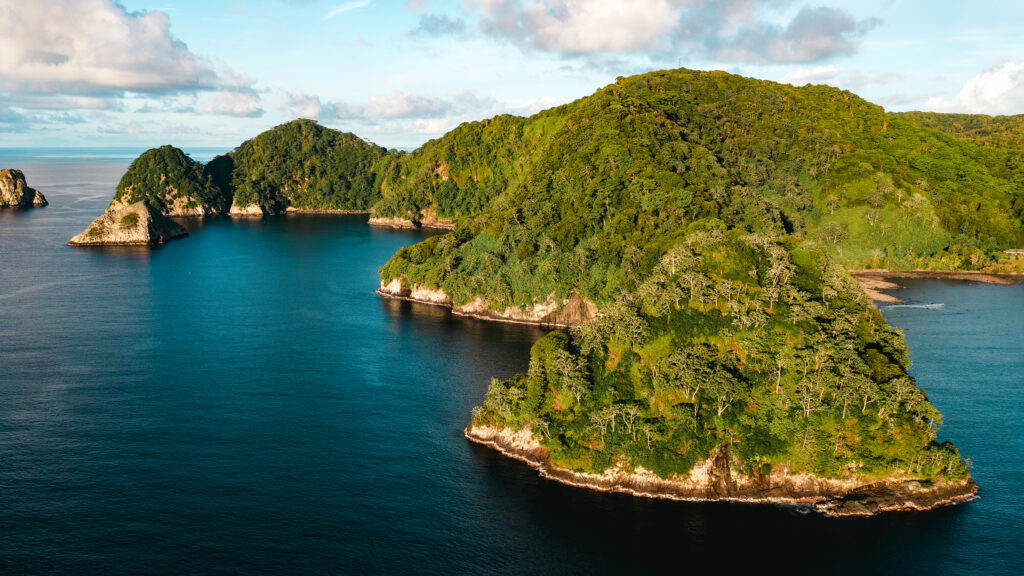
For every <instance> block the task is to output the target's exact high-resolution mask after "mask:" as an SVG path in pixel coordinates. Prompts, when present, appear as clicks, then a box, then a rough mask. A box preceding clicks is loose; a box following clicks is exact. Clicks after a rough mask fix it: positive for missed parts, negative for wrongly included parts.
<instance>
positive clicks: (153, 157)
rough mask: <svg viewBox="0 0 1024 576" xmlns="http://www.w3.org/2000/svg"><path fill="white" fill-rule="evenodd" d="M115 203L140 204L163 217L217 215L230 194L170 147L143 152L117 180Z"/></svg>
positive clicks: (183, 154)
mask: <svg viewBox="0 0 1024 576" xmlns="http://www.w3.org/2000/svg"><path fill="white" fill-rule="evenodd" d="M114 201H115V202H123V203H125V204H134V203H135V202H139V201H144V202H146V203H147V204H149V205H150V206H152V207H153V208H156V209H157V210H159V211H161V212H163V213H164V214H179V213H185V212H192V213H198V214H221V213H224V212H227V210H228V208H229V207H230V206H231V194H230V192H229V191H228V190H226V189H225V188H223V187H221V186H218V185H217V184H216V183H215V181H214V180H213V178H212V177H211V176H210V174H209V173H208V172H207V171H206V170H205V168H204V166H203V165H202V164H201V163H199V162H196V161H195V160H193V159H191V158H189V157H188V155H186V154H185V153H184V152H182V151H181V150H180V149H178V148H175V147H174V146H161V147H160V148H153V149H150V150H147V151H145V152H143V153H142V154H141V155H140V156H139V157H138V158H136V159H135V160H133V161H132V163H131V165H130V166H129V167H128V171H127V172H125V174H124V176H122V177H121V181H120V183H118V185H117V192H116V193H115V195H114Z"/></svg>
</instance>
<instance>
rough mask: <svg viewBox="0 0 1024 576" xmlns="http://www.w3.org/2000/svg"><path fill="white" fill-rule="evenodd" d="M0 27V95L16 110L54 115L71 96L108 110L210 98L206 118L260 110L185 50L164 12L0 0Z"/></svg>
mask: <svg viewBox="0 0 1024 576" xmlns="http://www.w3.org/2000/svg"><path fill="white" fill-rule="evenodd" d="M0 22H5V23H6V25H5V29H4V32H3V34H0V92H6V93H8V94H9V95H10V94H14V95H17V96H16V98H17V101H16V102H12V104H13V105H16V106H18V107H23V108H37V109H46V108H49V109H61V108H63V107H65V106H66V102H68V101H70V98H69V97H74V98H75V101H77V102H89V101H93V102H104V103H106V104H107V105H108V107H107V109H113V108H116V107H117V106H119V104H117V103H116V101H117V99H118V98H120V97H123V96H124V95H126V94H128V93H132V94H143V95H149V96H166V95H173V94H186V93H196V92H212V93H213V96H211V104H210V106H208V107H207V108H206V109H207V110H209V111H210V113H217V114H219V113H227V114H231V115H240V114H239V113H240V112H241V113H242V114H241V115H254V114H256V113H257V112H256V111H257V110H258V108H259V107H258V102H259V96H258V94H257V93H256V92H255V90H253V88H252V86H251V82H249V80H248V79H246V78H245V77H244V76H240V75H238V74H234V73H232V72H231V71H229V70H225V71H220V72H218V71H217V70H215V69H214V68H213V66H211V64H210V63H209V62H208V61H207V60H206V59H204V58H202V57H201V56H199V55H197V54H195V53H193V52H191V51H190V50H189V48H188V46H186V45H185V44H184V43H183V42H181V41H180V40H178V39H176V38H174V37H173V36H172V35H171V33H170V19H169V18H168V16H167V14H164V13H163V12H158V11H141V12H129V11H128V10H126V9H125V8H124V7H123V6H122V5H121V4H119V3H117V2H115V1H113V0H46V1H45V2H26V1H23V0H0ZM9 97H10V96H9Z"/></svg>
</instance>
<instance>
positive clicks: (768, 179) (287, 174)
mask: <svg viewBox="0 0 1024 576" xmlns="http://www.w3.org/2000/svg"><path fill="white" fill-rule="evenodd" d="M1021 126H1022V123H1021V122H1020V119H1019V117H1013V118H1009V119H1007V118H989V117H974V116H967V117H963V116H957V115H937V114H921V113H911V114H891V113H887V112H885V111H884V110H883V109H882V108H880V107H878V106H875V105H873V104H870V103H868V102H866V101H864V100H862V99H860V98H858V97H857V96H856V95H854V94H852V93H850V92H847V91H842V90H838V89H835V88H831V87H826V86H805V87H793V86H789V85H784V84H777V83H772V82H766V81H759V80H753V79H749V78H743V77H740V76H735V75H730V74H726V73H723V72H696V71H690V70H682V69H681V70H672V71H660V72H652V73H648V74H643V75H639V76H633V77H628V78H619V79H618V80H617V81H616V82H615V83H614V84H612V85H610V86H607V87H605V88H603V89H601V90H599V91H597V92H596V93H595V94H593V95H592V96H589V97H586V98H582V99H580V100H577V101H575V102H573V103H570V104H566V105H564V106H560V107H556V108H552V109H549V110H545V111H543V112H540V113H538V114H536V115H533V116H531V117H528V118H524V117H517V116H507V115H505V116H498V117H495V118H492V119H489V120H484V121H481V122H471V123H466V124H463V125H461V126H459V127H458V128H456V129H455V130H453V131H451V132H450V133H448V134H446V135H445V136H443V137H441V138H439V139H436V140H432V141H430V142H427V143H426V144H424V145H423V146H422V147H421V148H419V149H418V150H416V151H414V152H412V153H403V152H398V151H394V150H391V151H389V150H385V149H383V148H381V147H378V146H376V145H374V144H372V143H369V142H366V141H364V140H362V139H360V138H358V137H357V136H355V135H352V134H347V133H341V132H337V131H334V130H331V129H328V128H325V127H323V126H320V125H318V124H316V123H315V122H313V121H310V120H297V121H294V122H290V123H288V124H284V125H281V126H278V127H276V128H274V129H272V130H270V131H268V132H265V133H263V134H261V135H259V136H257V137H256V138H254V139H252V140H249V141H247V142H245V143H243V144H242V145H240V146H239V147H238V148H236V149H235V150H234V151H232V152H230V153H228V154H226V155H223V156H218V157H217V158H215V159H213V160H212V161H211V162H209V163H208V164H206V165H202V164H200V163H197V162H194V161H192V160H191V159H190V158H188V156H187V155H185V154H184V153H182V152H181V151H180V150H178V149H177V148H173V147H170V146H164V147H162V148H158V149H153V150H150V151H147V152H146V153H144V154H143V155H142V156H140V157H139V158H138V159H137V160H135V162H133V163H132V165H131V167H130V168H129V170H128V172H127V173H126V174H125V176H124V178H122V180H121V183H120V184H119V185H118V188H117V191H116V194H115V198H114V201H113V202H112V204H111V209H120V208H121V207H123V206H125V205H134V204H135V203H142V204H143V205H145V206H147V207H148V208H150V209H152V210H153V211H154V212H156V213H157V214H158V215H161V216H184V215H188V216H214V215H219V214H232V215H237V216H242V215H258V216H262V215H269V214H278V213H283V212H289V211H293V212H294V211H300V212H301V211H357V212H368V213H372V218H371V223H376V224H380V225H389V226H417V227H418V226H434V227H439V228H450V229H451V231H449V232H447V233H444V234H439V235H435V236H432V237H431V238H429V239H427V240H425V241H423V242H420V243H418V244H416V245H413V246H409V247H407V248H403V249H402V250H400V251H399V252H398V253H397V254H395V255H394V256H393V257H392V258H391V259H390V260H389V261H388V262H387V263H386V264H385V265H384V266H383V267H382V268H381V270H380V276H381V289H380V292H381V293H382V294H383V295H386V296H393V297H402V298H408V299H412V300H418V301H422V302H427V303H432V304H438V305H443V306H448V307H450V308H452V309H453V311H454V312H456V313H460V314H467V315H472V316H477V317H483V318H489V319H499V320H508V321H517V322H531V323H538V324H545V325H549V326H553V327H559V328H562V329H563V330H555V331H553V332H551V333H550V334H548V335H547V336H546V337H544V338H542V339H541V340H540V341H538V342H537V343H536V345H535V346H534V348H533V351H532V353H531V360H530V363H529V366H528V367H527V366H524V369H525V372H524V373H523V374H521V375H518V376H515V377H513V378H511V379H509V380H506V381H497V380H496V381H494V382H492V383H491V386H490V389H489V391H488V393H487V397H486V398H485V399H483V403H482V405H481V406H480V407H479V408H477V409H476V410H475V411H474V413H473V415H472V420H471V422H470V424H469V426H468V427H467V428H466V436H467V437H468V438H470V439H471V440H474V441H477V442H481V443H485V444H489V445H491V446H493V447H495V448H498V449H500V450H503V451H504V452H506V453H508V454H509V455H511V456H514V457H517V458H521V459H524V460H528V461H530V462H531V463H533V464H534V465H535V466H537V467H539V468H541V469H542V470H543V472H544V474H545V475H547V476H549V477H551V478H554V479H557V480H560V481H563V482H567V483H570V484H576V485H583V486H589V487H593V488H598V489H605V490H624V491H631V492H634V493H638V494H644V495H653V496H664V497H672V498H685V499H737V500H749V501H775V502H806V503H810V504H814V505H816V506H818V508H819V509H821V510H823V511H828V512H830V513H834V514H846V515H849V514H872V513H876V512H879V511H885V510H897V509H924V508H930V507H933V506H935V505H938V504H943V503H948V502H954V501H958V500H963V499H966V498H969V497H970V496H972V495H973V494H974V493H975V491H976V487H975V486H974V483H973V482H972V481H971V478H970V473H969V466H968V464H967V463H966V462H965V461H964V459H962V458H961V456H960V454H959V453H958V452H957V450H956V448H955V447H954V446H953V445H952V444H950V443H948V442H946V443H941V444H940V443H938V442H937V440H936V439H937V429H938V426H939V424H940V423H941V416H940V415H939V413H938V412H937V411H936V410H935V408H934V407H933V406H932V405H931V404H930V403H929V402H928V400H927V397H926V396H925V394H924V393H923V392H922V391H921V390H920V389H919V388H917V386H916V385H915V383H914V381H913V379H912V378H911V377H910V376H909V375H908V374H907V368H908V366H909V360H908V358H907V350H906V344H905V342H904V339H903V336H902V334H901V333H900V332H899V331H898V330H896V329H894V328H892V327H890V326H889V325H888V324H887V323H886V322H885V320H884V319H883V317H882V316H881V314H880V312H879V311H878V309H877V308H875V306H874V305H873V304H872V303H871V301H870V299H869V298H868V297H867V296H866V295H865V293H864V291H863V290H862V289H861V288H860V287H859V286H858V285H857V283H856V282H855V281H854V280H853V279H852V277H851V276H850V274H849V273H848V271H849V270H860V269H877V268H884V269H888V270H896V271H907V270H931V271H960V272H964V271H984V272H987V273H1019V272H1022V271H1024V259H1021V257H1020V255H1019V254H1016V253H1014V250H1015V249H1018V248H1020V247H1021V246H1024V225H1022V221H1024V149H1022V148H1021V146H1020V142H1021V137H1020V136H1021Z"/></svg>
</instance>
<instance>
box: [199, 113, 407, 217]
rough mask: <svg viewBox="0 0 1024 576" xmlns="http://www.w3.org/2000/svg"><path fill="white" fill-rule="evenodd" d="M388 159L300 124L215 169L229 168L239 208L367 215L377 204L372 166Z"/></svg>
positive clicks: (355, 141)
mask: <svg viewBox="0 0 1024 576" xmlns="http://www.w3.org/2000/svg"><path fill="white" fill-rule="evenodd" d="M385 154H387V150H385V149H384V148H381V147H380V146H376V145H374V144H371V143H369V142H366V141H365V140H363V139H362V138H360V137H358V136H356V135H355V134H349V133H345V132H338V131H336V130H331V129H329V128H325V127H323V126H320V125H319V124H317V123H316V122H314V121H312V120H296V121H294V122H288V123H287V124H282V125H280V126H277V127H276V128H274V129H272V130H268V131H266V132H264V133H262V134H260V135H259V136H257V137H255V138H253V139H252V140H247V141H245V142H243V143H242V145H241V146H239V147H238V148H236V149H235V150H234V152H231V153H230V154H228V155H227V156H226V158H227V159H224V158H225V157H221V158H220V159H215V160H214V161H213V162H211V164H212V165H214V166H215V167H216V169H217V171H219V172H223V171H224V170H226V168H227V166H228V165H231V167H232V169H231V180H230V181H231V189H232V190H233V193H234V204H235V206H251V205H256V206H259V207H260V208H262V209H263V211H264V212H266V213H271V214H272V213H276V212H283V211H284V210H285V209H286V208H288V207H292V208H296V209H300V210H369V209H370V207H371V206H372V205H373V203H374V201H375V200H376V199H377V192H376V190H377V187H376V178H375V173H374V165H375V163H376V162H377V161H378V160H380V159H381V158H382V157H383V156H384V155H385ZM220 163H223V164H220ZM219 180H220V181H224V180H225V178H224V177H223V176H220V177H219Z"/></svg>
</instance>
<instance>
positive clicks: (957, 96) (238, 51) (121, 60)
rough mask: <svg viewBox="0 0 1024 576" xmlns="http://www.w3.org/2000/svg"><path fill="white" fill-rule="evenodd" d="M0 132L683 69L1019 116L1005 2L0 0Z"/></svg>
mask: <svg viewBox="0 0 1024 576" xmlns="http://www.w3.org/2000/svg"><path fill="white" fill-rule="evenodd" d="M0 21H3V22H5V23H6V25H5V27H4V30H3V31H2V32H0V134H2V140H0V147H20V146H140V147H143V146H144V147H148V146H156V145H160V144H165V143H173V144H177V145H179V146H218V147H223V148H225V149H229V148H233V147H234V146H236V145H237V144H238V143H240V142H241V141H242V140H244V139H246V138H249V137H252V136H254V135H255V134H257V133H259V132H260V131H262V130H265V129H267V128H270V127H272V126H274V125H276V124H279V123H281V122H285V121H288V120H290V119H293V118H296V117H311V118H316V119H318V120H319V121H320V122H321V123H322V124H325V125H328V126H332V127H336V128H340V129H343V130H347V131H352V132H355V133H357V134H359V135H361V136H363V137H366V138H368V139H370V140H373V141H375V142H377V143H379V144H381V145H384V146H389V147H415V146H418V145H420V144H422V143H423V142H424V141H426V140H427V139H429V138H433V137H437V136H439V135H441V134H443V133H444V132H446V131H447V130H450V129H451V128H453V127H455V126H457V125H458V124H459V123H461V122H464V121H469V120H479V119H483V118H487V117H490V116H493V115H495V114H499V113H511V114H530V113H533V112H535V111H537V110H540V109H543V108H546V107H549V106H552V105H556V104H560V103H563V102H568V101H571V100H573V99H576V98H579V97H581V96H585V95H587V94H590V93H592V92H594V91H595V90H597V89H598V88H600V87H602V86H604V85H606V84H608V83H610V82H612V81H614V79H615V77H617V76H620V75H629V74H636V73H641V72H645V71H649V70H656V69H661V68H674V67H677V66H685V67H688V68H697V69H720V70H727V71H730V72H734V73H738V74H743V75H746V76H753V77H757V78H763V79H767V80H775V81H783V82H791V83H795V84H805V83H825V84H831V85H835V86H839V87H841V88H846V89H849V90H851V91H853V92H855V93H857V94H859V95H861V96H863V97H865V98H867V99H868V100H870V101H872V102H875V103H877V104H880V105H882V106H884V107H885V108H886V109H888V110H936V111H956V112H972V113H988V114H1021V113H1024V40H1022V38H1021V34H1020V30H1021V23H1022V22H1024V3H1021V2H973V3H967V2H935V1H932V2H923V1H901V0H864V1H861V2H857V3H838V2H816V1H814V0H811V1H809V2H802V1H800V0H792V1H791V0H718V1H715V0H632V1H628V2H612V1H607V0H451V1H443V0H404V1H403V0H392V1H384V0H341V1H329V0H206V1H193V0H173V1H172V0H122V1H121V2H115V1H114V0H39V1H37V2H26V1H24V0H0Z"/></svg>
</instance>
